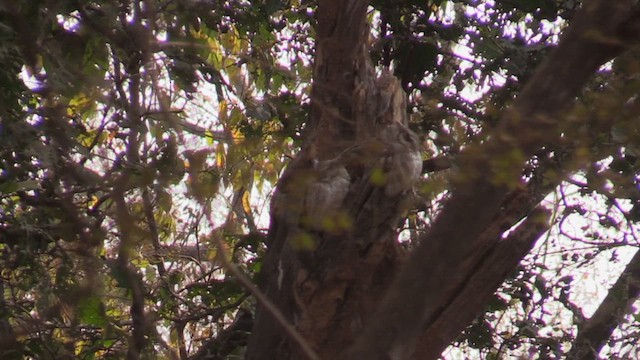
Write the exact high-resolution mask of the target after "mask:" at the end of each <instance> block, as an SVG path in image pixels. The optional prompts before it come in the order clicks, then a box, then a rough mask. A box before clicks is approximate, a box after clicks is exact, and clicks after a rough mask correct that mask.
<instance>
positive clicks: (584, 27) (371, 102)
mask: <svg viewBox="0 0 640 360" xmlns="http://www.w3.org/2000/svg"><path fill="white" fill-rule="evenodd" d="M367 6H368V2H367V1H357V0H347V1H345V0H321V1H319V6H318V11H317V17H318V26H317V38H316V41H317V48H316V55H315V65H314V82H313V90H312V97H311V98H312V118H311V119H310V123H309V133H308V134H307V135H308V137H307V140H306V142H305V144H304V147H303V149H302V151H301V152H300V154H299V155H298V156H297V157H296V159H294V160H293V161H292V162H291V163H290V164H289V166H288V168H287V169H286V171H285V173H284V174H283V176H282V178H281V179H280V181H279V183H278V186H277V189H276V192H275V194H274V198H273V203H272V209H271V215H272V218H271V224H270V229H269V234H268V239H267V247H268V250H267V253H266V255H265V259H264V263H263V269H262V272H261V277H260V280H259V281H260V288H261V289H262V291H264V293H265V294H266V295H267V296H268V298H269V299H271V301H272V302H273V303H275V304H276V305H277V307H278V308H279V309H280V310H281V311H282V313H283V314H284V317H285V318H286V319H287V321H289V322H290V323H291V324H293V325H294V326H295V328H296V329H297V331H299V332H300V334H301V335H302V336H303V337H304V338H305V339H306V341H307V342H308V344H309V346H310V347H311V348H312V349H314V350H315V351H316V352H317V353H318V354H319V356H320V357H321V358H323V359H337V358H341V359H350V360H351V359H367V360H375V359H408V358H411V357H414V358H418V359H435V358H437V356H438V355H439V354H440V352H441V351H442V350H443V349H444V348H445V347H446V346H447V344H449V343H450V342H451V341H452V340H453V339H454V338H455V336H457V334H459V332H460V331H461V330H463V329H464V327H465V326H466V325H467V324H469V323H470V322H471V320H472V319H473V318H474V316H476V315H477V314H478V313H480V312H481V311H482V308H483V306H484V304H486V302H487V301H488V299H489V298H490V296H491V294H492V293H493V292H494V291H495V289H496V288H497V286H498V285H499V284H500V282H501V281H502V279H503V278H504V276H505V274H506V273H508V272H509V271H510V270H511V269H513V267H515V266H516V265H517V263H518V262H519V260H520V259H521V258H522V257H523V256H524V255H525V254H526V252H527V251H528V249H529V248H530V246H531V245H532V244H533V241H534V240H535V238H536V237H537V236H538V235H539V234H541V233H542V232H544V231H545V229H546V225H545V218H546V215H545V214H546V213H545V211H543V210H541V209H538V210H536V211H533V209H534V208H536V205H537V203H538V202H539V200H540V199H541V198H542V197H543V195H544V192H545V191H549V190H548V188H545V189H541V188H539V187H536V186H535V184H528V185H526V187H525V185H524V184H520V180H519V179H520V174H521V169H522V168H523V166H524V163H525V161H526V160H527V159H528V158H530V157H531V156H532V155H533V154H534V153H535V152H537V151H540V149H541V148H545V147H546V148H549V147H551V148H556V147H561V146H562V144H561V141H560V139H561V133H562V132H563V131H565V128H564V127H565V126H567V125H566V124H563V123H562V122H561V121H559V120H558V119H559V118H558V116H557V115H558V114H559V113H560V112H561V111H563V110H566V109H567V108H569V107H570V106H571V104H572V103H573V99H574V98H575V97H576V95H577V94H578V92H579V91H580V89H581V87H582V86H583V85H584V83H585V82H586V81H587V79H588V78H589V76H591V75H592V74H593V73H594V72H595V71H596V70H597V68H598V67H599V66H600V65H601V64H603V63H604V62H606V61H608V60H609V59H611V58H612V57H614V56H616V55H617V54H619V53H620V52H622V51H623V50H624V48H625V47H626V46H627V44H628V43H629V42H630V41H631V40H635V39H631V38H630V37H629V36H630V35H632V34H634V33H637V32H634V31H635V26H636V25H635V22H632V21H631V20H630V19H632V17H633V16H634V11H635V9H634V2H633V1H631V0H622V1H616V2H608V1H605V0H593V1H587V2H586V3H585V4H584V7H583V10H582V11H581V12H580V13H579V14H578V15H576V18H575V19H574V21H573V22H572V25H571V26H570V28H569V29H568V30H567V32H566V34H565V35H564V37H563V39H562V40H561V43H560V45H559V46H558V48H557V49H556V50H555V51H554V52H553V54H552V55H551V56H550V57H549V59H548V60H547V61H546V63H545V64H543V65H542V66H541V67H540V69H539V70H538V71H537V73H536V74H535V75H534V76H533V77H532V78H531V79H530V80H529V83H528V84H527V86H526V87H525V89H524V90H523V92H522V93H521V95H520V96H519V97H518V99H517V100H516V101H515V103H514V104H513V106H512V107H511V108H510V109H509V110H508V111H506V112H505V114H503V116H502V117H501V121H500V124H499V125H498V127H497V128H496V129H495V131H494V132H493V133H492V134H491V136H490V137H489V138H488V140H487V141H486V142H484V143H483V144H481V145H476V146H470V147H468V148H467V149H466V150H465V151H464V152H463V153H462V154H461V156H460V159H459V161H458V163H459V167H460V168H461V170H460V173H461V176H458V177H457V179H456V180H455V183H454V187H453V190H452V196H451V198H450V199H449V200H448V201H447V203H446V204H445V207H444V209H443V211H442V213H441V214H440V215H439V217H438V218H437V219H435V221H434V224H433V226H432V228H431V229H430V231H429V232H428V233H427V234H425V236H424V237H423V238H422V239H421V241H420V244H419V245H418V247H417V248H416V249H415V250H414V251H413V253H412V254H411V255H410V256H409V257H408V259H406V260H405V259H404V258H405V256H404V255H403V254H402V251H401V250H400V248H399V247H398V245H397V243H396V231H397V229H396V226H397V223H398V220H399V218H400V216H401V214H402V212H403V210H404V206H405V205H404V203H405V202H404V201H403V199H405V198H406V193H407V192H408V191H409V189H408V188H409V187H410V184H411V182H413V181H414V180H415V177H416V176H417V173H418V171H419V169H420V168H421V167H422V165H423V164H422V163H421V162H420V161H419V159H418V158H417V155H416V154H417V150H418V148H419V143H418V141H417V139H416V138H415V135H414V134H413V133H411V132H410V131H409V130H408V129H407V128H406V127H405V122H406V109H405V94H404V93H403V92H402V90H401V88H400V86H399V84H398V81H397V80H396V79H395V78H394V77H393V76H391V74H389V73H386V72H383V73H382V74H381V75H380V76H376V74H375V72H374V70H373V67H372V65H371V63H370V60H369V58H368V54H367V46H368V45H367V41H368V36H369V31H368V27H367V24H366V10H367ZM504 164H508V165H509V166H508V168H505V167H504ZM427 165H428V164H427ZM400 172H405V173H408V174H409V175H408V176H405V177H402V176H401V175H399V174H400ZM555 181H560V177H558V178H557V179H556V180H555ZM551 185H553V184H551ZM552 187H553V186H551V188H552ZM532 211H533V212H532ZM532 214H533V216H532ZM525 217H527V220H525V221H524V222H523V223H522V224H520V225H519V227H518V229H517V230H516V231H514V232H513V234H512V235H511V236H509V237H507V238H506V239H504V240H501V234H502V232H503V231H504V230H506V229H508V228H510V227H511V226H513V225H514V224H515V223H517V222H518V221H519V220H521V219H523V218H525ZM398 269H400V270H399V271H398ZM470 294H473V295H477V296H471V295H470ZM418 339H420V340H418ZM247 358H248V359H304V358H305V356H304V355H303V354H302V352H301V351H300V349H299V347H298V346H297V345H296V344H295V343H294V342H293V341H292V340H291V339H290V338H289V337H288V336H287V335H286V334H285V333H284V331H283V330H282V329H281V327H280V326H278V325H277V323H276V321H275V320H274V317H273V315H272V314H271V313H269V312H268V311H265V310H264V309H263V307H261V306H259V307H258V311H257V314H256V319H255V326H254V328H253V331H252V334H251V338H250V340H249V346H248V350H247Z"/></svg>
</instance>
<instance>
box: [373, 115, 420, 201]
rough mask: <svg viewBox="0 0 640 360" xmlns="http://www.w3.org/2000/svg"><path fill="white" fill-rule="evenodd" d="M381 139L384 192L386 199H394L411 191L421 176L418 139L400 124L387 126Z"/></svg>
mask: <svg viewBox="0 0 640 360" xmlns="http://www.w3.org/2000/svg"><path fill="white" fill-rule="evenodd" d="M381 138H382V141H383V142H384V143H385V151H384V155H383V159H382V169H383V171H384V175H385V183H384V192H385V195H386V196H387V197H395V196H397V195H400V194H402V193H405V192H407V191H409V190H411V189H412V188H413V185H414V184H415V183H416V181H418V179H419V178H420V176H421V173H422V155H421V152H420V139H419V138H418V136H417V135H416V134H415V133H414V132H413V131H411V130H410V129H409V128H408V127H406V126H404V125H402V124H400V123H394V124H391V125H389V126H387V128H386V129H385V131H383V132H382V133H381Z"/></svg>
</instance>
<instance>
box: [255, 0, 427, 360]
mask: <svg viewBox="0 0 640 360" xmlns="http://www.w3.org/2000/svg"><path fill="white" fill-rule="evenodd" d="M367 5H368V2H366V1H322V2H320V3H319V8H318V13H317V16H318V28H317V29H318V36H317V39H316V41H317V48H316V55H315V64H314V82H313V90H312V114H311V116H312V117H311V119H310V124H309V125H310V130H309V133H308V134H307V139H306V142H305V145H304V147H303V149H302V151H301V152H300V153H299V154H298V156H297V157H296V158H295V159H294V160H293V161H292V162H291V163H290V164H289V166H288V167H287V169H286V171H285V173H284V174H283V176H282V178H281V179H280V181H279V183H278V186H277V190H276V192H275V194H274V197H273V200H272V208H271V215H272V218H271V225H270V229H269V235H268V239H267V247H268V250H267V254H266V256H265V259H264V265H263V270H262V273H261V278H260V288H261V289H262V291H264V292H265V293H266V294H267V296H268V297H269V298H270V299H271V300H272V301H273V302H274V303H275V304H276V305H277V306H278V307H279V308H280V310H281V311H282V312H283V314H284V316H285V318H286V319H287V320H288V321H290V322H291V323H292V324H294V325H295V327H296V329H297V331H299V332H300V333H301V334H302V335H303V336H304V338H305V339H306V340H307V342H308V343H309V345H310V346H311V347H312V348H313V349H314V350H315V351H316V352H317V353H318V354H319V355H320V356H321V357H322V358H326V359H330V358H335V356H337V353H338V352H339V351H341V350H343V349H345V348H346V347H347V346H348V345H349V344H350V343H351V342H352V341H353V338H354V336H355V334H358V333H359V332H360V331H361V330H362V324H363V321H364V319H365V317H366V316H367V314H369V313H371V311H372V309H373V307H374V306H375V305H376V303H377V301H378V299H379V297H380V295H381V294H382V293H383V292H384V290H385V289H386V287H387V285H388V284H389V282H390V281H391V279H392V277H393V275H394V274H395V271H396V269H397V267H398V263H399V261H400V258H401V256H400V254H401V250H400V248H399V247H398V244H397V242H396V238H397V223H398V221H399V219H400V217H401V215H402V213H403V211H405V210H406V205H405V203H406V201H405V199H406V198H407V195H408V193H409V192H410V191H411V188H412V185H413V183H414V182H415V181H416V180H417V178H418V177H419V175H420V172H421V170H422V159H421V157H420V149H419V147H420V143H419V140H418V138H417V137H416V135H415V134H413V133H412V132H411V131H410V130H409V129H408V128H407V127H406V122H407V113H406V111H407V109H406V95H405V93H404V91H403V90H402V88H401V86H400V84H399V81H398V80H397V79H396V78H395V77H393V75H392V74H390V73H389V72H386V71H385V72H383V73H382V74H381V75H379V76H377V75H376V74H375V72H374V69H373V66H372V64H371V62H370V59H369V55H368V37H369V28H368V26H367V24H366V22H365V18H366V9H367ZM247 358H248V359H298V358H304V356H303V355H302V353H301V352H300V350H299V348H298V347H297V346H296V344H295V343H294V342H293V341H292V340H291V339H290V338H289V337H288V336H286V335H285V333H284V332H283V330H282V329H281V328H280V327H279V326H278V325H276V322H275V319H274V318H273V316H272V314H270V313H269V312H268V311H266V310H265V309H264V308H262V307H259V309H258V312H257V314H256V320H255V327H254V330H253V334H252V336H251V339H250V344H249V348H248V355H247Z"/></svg>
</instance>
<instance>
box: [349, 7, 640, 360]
mask: <svg viewBox="0 0 640 360" xmlns="http://www.w3.org/2000/svg"><path fill="white" fill-rule="evenodd" d="M633 5H634V3H633V2H632V1H619V2H615V3H611V2H608V1H604V0H600V1H590V2H586V3H585V4H584V7H583V9H582V10H581V11H580V13H579V14H578V15H576V18H575V19H574V22H573V23H572V24H571V26H570V27H569V29H568V30H567V31H566V33H565V35H564V36H563V38H562V40H561V42H560V44H559V46H558V48H557V49H556V50H555V51H554V52H553V53H552V54H551V55H550V57H549V58H548V59H547V61H546V62H545V63H544V64H543V65H542V66H541V67H540V69H539V70H538V71H537V72H536V73H535V75H534V76H533V77H532V78H531V79H530V81H529V83H528V85H527V86H526V87H525V88H524V90H523V91H522V93H521V94H520V96H519V97H518V99H517V100H516V101H515V103H514V104H513V106H512V107H511V108H510V109H509V110H508V111H507V112H506V113H505V114H504V115H503V116H502V117H501V121H500V125H499V127H498V128H497V129H496V131H495V132H494V133H493V135H492V136H491V138H490V139H489V140H488V141H487V142H486V143H484V144H482V145H479V146H477V147H475V148H469V149H468V150H467V151H466V152H465V153H464V154H462V158H463V159H466V163H465V162H464V160H463V164H466V168H465V173H466V176H465V178H464V179H461V180H460V181H459V183H458V184H457V186H456V188H455V189H454V190H453V193H452V196H451V198H450V200H449V201H448V202H447V203H446V204H445V207H444V209H443V211H442V213H441V214H440V215H439V217H438V218H437V219H436V220H435V222H434V224H433V227H432V229H431V230H430V231H429V232H428V233H427V234H426V235H425V236H424V238H422V239H421V242H420V245H419V246H418V248H417V249H416V250H415V251H414V252H413V254H412V255H411V258H410V259H409V261H408V263H407V264H406V265H405V266H404V267H403V268H402V270H401V271H400V272H399V274H398V276H397V278H396V279H395V281H394V283H393V284H392V285H391V286H390V288H389V290H388V291H387V294H386V296H385V298H384V299H383V300H382V302H381V304H380V306H379V308H378V309H377V311H376V313H375V314H374V315H373V316H372V317H371V319H370V321H369V322H368V323H367V324H365V327H364V331H363V333H362V335H361V336H359V337H358V339H357V340H356V342H355V343H354V345H353V346H352V347H351V348H350V349H348V350H347V351H346V352H345V353H344V354H343V356H342V358H343V359H404V358H408V357H409V356H411V354H412V353H413V351H414V348H415V343H416V340H417V338H418V336H419V334H420V333H421V332H422V330H423V329H424V328H425V327H426V328H429V327H430V326H433V324H435V323H436V322H437V320H438V319H439V318H440V317H441V316H442V315H443V313H442V309H443V308H445V307H446V304H447V303H448V301H449V300H450V297H451V295H452V293H453V292H455V291H456V289H459V288H461V287H462V286H464V283H465V282H466V281H467V280H468V278H469V277H470V276H471V275H472V271H473V270H474V268H475V266H476V261H473V260H472V261H470V259H473V258H474V254H475V253H476V252H477V251H478V250H481V249H482V247H483V246H486V245H485V244H481V243H479V240H480V239H481V237H480V235H481V234H482V232H483V231H484V230H485V229H486V228H487V226H488V225H489V224H490V223H491V221H492V219H493V217H494V216H495V215H496V214H497V213H498V212H499V210H500V204H501V201H502V199H503V198H504V196H505V195H506V193H507V191H508V186H509V185H511V184H513V183H515V182H517V178H518V176H519V174H518V172H519V169H521V168H522V166H523V165H524V161H525V160H526V159H527V158H529V157H530V156H532V155H533V153H534V152H535V151H536V150H537V149H539V148H541V147H543V146H545V145H553V144H557V143H559V142H560V133H561V129H562V125H564V124H561V123H559V122H558V121H556V119H555V118H556V116H557V115H558V114H559V113H560V112H561V111H562V110H564V109H566V108H567V107H568V106H570V105H571V104H572V103H573V99H574V98H575V96H576V95H577V94H578V91H579V90H580V88H581V87H582V86H583V85H584V83H585V82H586V81H587V79H588V78H589V77H590V76H591V75H592V74H593V73H594V72H595V71H596V70H597V69H598V67H599V66H601V65H602V64H603V63H605V62H606V61H608V60H610V59H611V58H612V57H614V56H616V55H618V54H619V53H621V52H622V51H623V50H624V48H625V45H627V44H629V41H630V40H631V39H628V38H626V36H628V34H629V33H628V32H627V29H628V28H629V27H634V26H636V25H635V22H632V20H633V17H634V15H633V14H634V11H635V10H634V7H633ZM634 36H635V35H634ZM633 40H635V39H633ZM514 155H515V156H514ZM509 156H511V157H512V159H513V158H519V160H515V161H514V160H508V158H509ZM504 161H507V162H508V163H509V164H510V166H509V168H512V169H513V170H515V171H514V172H513V173H512V174H506V173H505V171H504V170H503V169H500V164H503V163H504ZM499 179H500V180H499ZM461 224H464V226H461ZM453 320H454V321H455V319H453ZM448 326H451V327H457V328H458V329H459V330H462V329H463V328H464V326H466V323H464V324H463V323H460V322H458V323H456V322H453V323H450V324H448ZM425 358H429V357H425Z"/></svg>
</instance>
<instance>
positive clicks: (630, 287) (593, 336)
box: [567, 251, 640, 360]
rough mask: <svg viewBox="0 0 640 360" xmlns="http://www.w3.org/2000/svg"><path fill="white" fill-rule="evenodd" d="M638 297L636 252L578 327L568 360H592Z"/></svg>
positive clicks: (638, 254) (638, 256)
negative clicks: (597, 304)
mask: <svg viewBox="0 0 640 360" xmlns="http://www.w3.org/2000/svg"><path fill="white" fill-rule="evenodd" d="M639 296H640V251H638V252H636V254H635V255H634V256H633V258H632V259H631V261H630V262H629V264H627V267H626V268H625V269H624V271H623V272H622V274H621V275H620V277H619V278H618V280H617V281H616V283H615V284H613V286H612V287H611V289H609V293H608V294H607V296H606V297H605V299H604V300H603V301H602V303H601V304H600V306H599V307H598V310H596V312H595V313H594V314H593V316H591V318H590V319H589V320H587V321H585V322H584V323H582V324H580V325H579V326H578V336H577V337H576V339H575V341H574V342H573V345H572V346H571V351H570V352H569V354H568V355H567V359H570V360H579V359H580V360H582V359H584V360H586V359H595V358H597V357H598V353H599V352H600V350H601V349H602V347H603V346H604V345H605V344H606V342H607V340H609V337H611V334H612V333H613V330H615V329H616V327H617V326H618V324H619V323H620V318H621V317H623V316H624V315H626V314H628V313H629V311H630V310H631V305H633V303H634V302H635V301H636V300H637V299H638V297H639Z"/></svg>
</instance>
